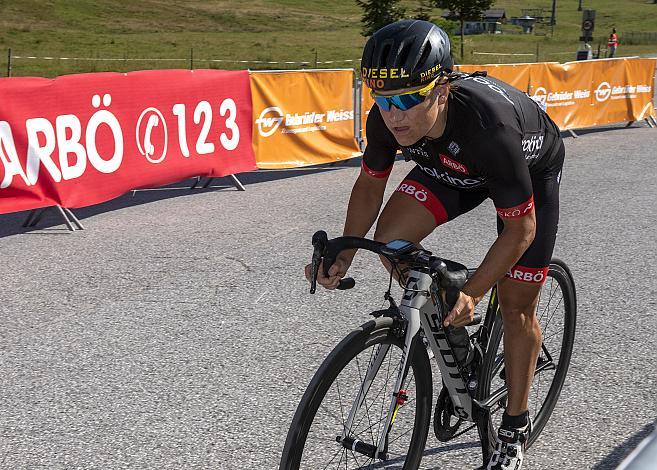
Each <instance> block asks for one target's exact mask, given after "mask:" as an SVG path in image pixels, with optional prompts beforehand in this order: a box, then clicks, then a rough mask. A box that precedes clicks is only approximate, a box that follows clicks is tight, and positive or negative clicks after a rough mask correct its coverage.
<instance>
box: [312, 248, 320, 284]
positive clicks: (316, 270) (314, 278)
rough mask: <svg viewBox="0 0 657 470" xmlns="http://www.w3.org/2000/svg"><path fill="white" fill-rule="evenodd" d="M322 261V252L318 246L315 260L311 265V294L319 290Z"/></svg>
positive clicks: (315, 251)
mask: <svg viewBox="0 0 657 470" xmlns="http://www.w3.org/2000/svg"><path fill="white" fill-rule="evenodd" d="M321 259H322V250H321V249H320V248H319V247H318V246H316V247H315V249H314V250H313V259H312V261H311V263H310V271H311V274H310V276H311V277H310V293H311V294H314V293H315V291H316V290H317V274H318V273H319V263H320V260H321Z"/></svg>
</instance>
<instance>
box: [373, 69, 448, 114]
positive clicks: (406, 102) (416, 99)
mask: <svg viewBox="0 0 657 470" xmlns="http://www.w3.org/2000/svg"><path fill="white" fill-rule="evenodd" d="M439 79H440V77H438V78H436V79H435V80H433V81H432V82H431V83H429V84H428V85H427V86H425V87H424V88H422V89H420V90H415V91H409V92H406V93H401V94H399V95H389V96H383V95H377V94H376V93H374V90H370V95H371V96H372V98H373V99H374V101H375V102H376V104H377V105H378V106H379V108H381V109H382V110H383V111H390V108H392V107H393V106H394V107H395V108H397V109H399V110H400V111H408V110H409V109H411V108H412V107H413V106H417V105H418V104H420V103H422V102H423V101H424V100H425V99H426V98H427V96H428V95H429V92H431V90H433V89H434V87H435V86H436V84H437V83H438V80H439Z"/></svg>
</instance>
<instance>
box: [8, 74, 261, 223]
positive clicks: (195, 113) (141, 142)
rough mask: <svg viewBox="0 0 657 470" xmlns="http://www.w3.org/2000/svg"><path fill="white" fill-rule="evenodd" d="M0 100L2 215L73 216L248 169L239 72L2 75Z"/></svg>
mask: <svg viewBox="0 0 657 470" xmlns="http://www.w3.org/2000/svg"><path fill="white" fill-rule="evenodd" d="M171 83H176V87H173V88H172V87H171ZM181 91H184V92H181ZM0 102H1V103H7V102H9V103H11V104H12V105H11V106H3V107H0V214H2V213H7V212H17V211H22V210H30V209H40V208H45V207H49V206H56V207H59V208H61V209H57V210H58V211H59V212H60V214H63V215H64V216H65V217H66V216H68V219H69V222H70V221H73V223H75V221H74V219H72V218H71V216H72V213H70V211H68V209H70V208H77V207H85V206H89V205H93V204H98V203H101V202H105V201H108V200H110V199H113V198H115V197H118V196H120V195H122V194H124V193H126V192H128V191H130V190H133V189H135V188H148V187H155V186H163V185H166V184H170V183H173V182H177V181H181V180H184V179H187V178H190V177H193V176H196V175H203V176H227V175H232V174H234V173H239V172H243V171H249V170H253V169H255V168H256V164H255V158H254V155H253V149H252V146H251V142H252V139H251V119H252V111H251V95H250V85H249V75H248V72H247V71H230V72H229V71H219V70H193V71H190V70H158V71H141V72H130V73H127V74H122V73H98V74H84V75H69V76H62V77H58V78H56V79H45V78H35V77H25V78H23V77H21V78H2V79H0ZM67 211H68V212H67ZM40 215H41V214H32V215H31V217H29V220H28V221H27V222H28V225H30V226H34V225H36V222H38V219H39V218H40ZM73 217H74V216H73ZM76 225H77V224H76Z"/></svg>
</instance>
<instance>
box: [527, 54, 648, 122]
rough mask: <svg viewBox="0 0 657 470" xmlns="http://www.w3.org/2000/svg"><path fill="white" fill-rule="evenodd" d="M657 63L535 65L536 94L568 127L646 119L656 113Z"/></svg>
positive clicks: (620, 61)
mask: <svg viewBox="0 0 657 470" xmlns="http://www.w3.org/2000/svg"><path fill="white" fill-rule="evenodd" d="M656 62H657V61H656V60H655V59H639V58H626V59H603V60H587V61H578V62H567V63H565V64H535V65H533V66H532V68H531V74H530V80H531V87H530V95H531V96H532V97H533V98H534V99H535V100H537V101H539V102H542V103H544V104H545V105H546V106H547V111H548V114H549V115H550V117H551V118H552V119H553V120H554V122H555V123H557V125H558V126H559V127H560V128H561V129H562V130H565V129H577V128H583V127H592V126H599V125H604V124H610V123H614V122H627V121H637V120H641V119H646V118H647V117H648V116H650V115H651V114H652V113H654V106H653V102H652V100H653V96H654V90H653V79H654V74H655V64H656Z"/></svg>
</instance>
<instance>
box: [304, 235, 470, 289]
mask: <svg viewBox="0 0 657 470" xmlns="http://www.w3.org/2000/svg"><path fill="white" fill-rule="evenodd" d="M312 243H313V247H314V251H313V262H312V273H313V277H312V285H311V293H314V292H315V290H314V289H315V287H316V285H317V284H316V282H317V272H318V270H319V263H320V261H322V260H323V266H324V275H325V276H328V270H329V268H330V267H331V266H332V265H333V263H335V260H336V259H337V257H338V255H339V254H340V252H341V251H343V250H350V249H364V250H367V251H371V252H373V253H376V254H378V255H382V256H385V257H386V258H388V259H389V260H390V261H391V262H397V263H399V262H407V263H411V264H412V265H413V266H414V267H418V268H425V269H428V270H429V274H437V275H438V277H439V284H440V286H441V287H443V288H450V287H456V288H457V289H460V288H461V287H463V285H464V284H465V282H466V281H467V280H468V278H469V277H471V276H472V273H474V270H472V269H467V268H466V267H465V266H463V265H462V264H460V263H456V262H455V261H450V260H447V259H443V258H439V257H437V256H432V254H431V252H430V251H427V250H423V249H420V248H418V249H416V250H412V251H411V252H404V253H402V254H400V255H399V256H394V255H391V254H390V253H389V252H386V253H384V252H383V250H382V249H383V247H384V246H386V245H385V243H381V242H377V241H374V240H369V239H367V238H360V237H338V238H333V239H331V240H329V239H328V236H327V235H326V232H324V231H323V230H320V231H318V232H315V234H314V235H313V238H312ZM347 280H349V282H348V283H349V284H352V283H353V284H354V285H355V281H353V279H351V278H345V279H343V281H347ZM351 287H353V285H352V286H351ZM351 287H347V288H351Z"/></svg>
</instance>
